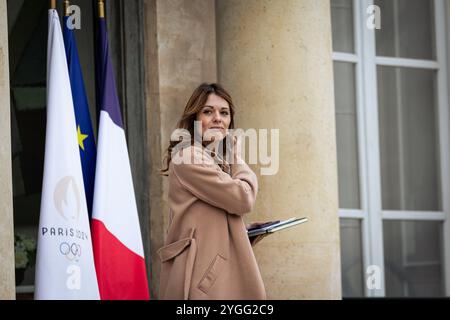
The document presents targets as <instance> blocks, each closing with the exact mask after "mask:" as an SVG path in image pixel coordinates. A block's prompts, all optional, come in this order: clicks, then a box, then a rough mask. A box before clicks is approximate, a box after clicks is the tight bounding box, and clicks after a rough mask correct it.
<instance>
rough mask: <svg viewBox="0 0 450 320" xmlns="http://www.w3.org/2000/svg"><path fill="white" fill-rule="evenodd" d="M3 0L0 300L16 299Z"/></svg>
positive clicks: (1, 1)
mask: <svg viewBox="0 0 450 320" xmlns="http://www.w3.org/2000/svg"><path fill="white" fill-rule="evenodd" d="M7 21H8V20H7V10H6V0H0V300H6V299H15V295H16V293H15V280H14V279H15V270H14V226H13V201H12V176H11V170H12V169H11V122H10V109H9V108H10V106H9V96H10V95H9V60H8V23H7Z"/></svg>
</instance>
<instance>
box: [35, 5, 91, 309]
mask: <svg viewBox="0 0 450 320" xmlns="http://www.w3.org/2000/svg"><path fill="white" fill-rule="evenodd" d="M48 26H49V27H48V52H47V130H46V137H45V160H44V161H45V162H44V178H43V184H42V198H41V210H40V218H39V235H38V247H37V258H36V281H35V296H34V297H35V299H61V300H71V299H82V300H88V299H89V300H91V299H99V297H100V295H99V290H98V284H97V277H96V272H95V265H94V257H93V250H92V239H91V232H90V227H89V218H88V212H87V205H86V198H85V193H84V185H83V174H82V169H81V161H80V153H79V151H78V138H77V127H76V123H75V113H74V108H73V101H72V93H71V87H70V80H69V74H68V69H67V61H66V53H65V50H64V41H63V37H62V32H61V26H60V22H59V17H58V13H57V12H56V10H54V9H50V10H49V25H48Z"/></svg>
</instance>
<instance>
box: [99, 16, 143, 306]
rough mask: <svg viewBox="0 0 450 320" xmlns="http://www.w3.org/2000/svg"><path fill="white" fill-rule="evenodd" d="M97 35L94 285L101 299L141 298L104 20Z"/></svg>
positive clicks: (132, 208) (133, 210)
mask: <svg viewBox="0 0 450 320" xmlns="http://www.w3.org/2000/svg"><path fill="white" fill-rule="evenodd" d="M98 31H99V38H98V40H99V43H98V47H99V51H98V55H97V59H98V60H97V61H96V65H97V68H98V69H97V79H96V80H97V88H98V89H99V90H98V94H99V97H98V98H99V105H100V122H99V129H98V139H97V140H98V142H97V165H96V170H95V185H94V201H93V212H92V222H91V224H92V238H93V247H94V257H95V267H96V270H97V278H98V286H99V290H100V297H101V299H102V300H104V299H106V300H122V299H133V300H138V299H139V300H146V299H149V290H148V282H147V272H146V267H145V257H144V249H143V245H142V237H141V229H140V225H139V217H138V212H137V207H136V199H135V195H134V188H133V180H132V177H131V168H130V161H129V158H128V150H127V142H126V139H125V131H124V129H123V124H122V118H121V115H120V107H119V99H118V96H117V91H116V85H115V80H114V75H113V69H112V64H111V59H110V56H109V52H108V40H107V33H106V21H105V19H104V18H100V19H99V28H98Z"/></svg>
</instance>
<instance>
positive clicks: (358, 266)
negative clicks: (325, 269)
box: [340, 219, 364, 298]
mask: <svg viewBox="0 0 450 320" xmlns="http://www.w3.org/2000/svg"><path fill="white" fill-rule="evenodd" d="M340 232H341V234H340V237H341V268H342V296H343V297H347V298H348V297H363V296H364V287H363V285H364V280H363V262H362V245H361V222H360V220H357V219H340Z"/></svg>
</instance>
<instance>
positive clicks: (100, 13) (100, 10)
mask: <svg viewBox="0 0 450 320" xmlns="http://www.w3.org/2000/svg"><path fill="white" fill-rule="evenodd" d="M98 16H99V18H104V17H105V3H104V2H103V0H98Z"/></svg>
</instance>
